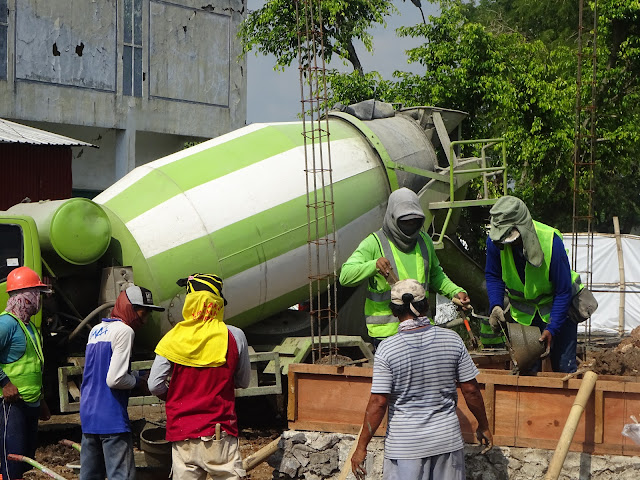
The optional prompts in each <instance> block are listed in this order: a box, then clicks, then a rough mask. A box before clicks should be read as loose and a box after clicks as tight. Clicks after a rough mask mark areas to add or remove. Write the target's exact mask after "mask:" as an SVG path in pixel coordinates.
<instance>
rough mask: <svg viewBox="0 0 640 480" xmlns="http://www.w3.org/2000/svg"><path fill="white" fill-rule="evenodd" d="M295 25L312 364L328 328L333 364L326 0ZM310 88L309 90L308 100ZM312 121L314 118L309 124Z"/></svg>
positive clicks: (303, 2)
mask: <svg viewBox="0 0 640 480" xmlns="http://www.w3.org/2000/svg"><path fill="white" fill-rule="evenodd" d="M296 22H297V37H298V69H299V74H300V75H299V76H300V98H301V108H302V111H301V116H302V125H303V128H302V130H303V131H302V135H303V139H304V154H305V172H306V199H307V253H308V269H309V313H310V321H311V341H312V345H313V348H312V361H313V362H316V361H317V360H319V359H320V358H322V356H323V343H324V342H323V333H322V332H323V331H324V329H325V328H326V330H327V334H328V341H327V347H328V348H327V351H328V354H329V361H330V363H334V362H335V355H336V353H337V306H336V296H337V285H336V279H337V275H336V271H337V268H336V263H337V258H336V249H335V246H336V225H335V215H334V199H333V198H334V197H333V173H332V166H331V148H330V134H329V121H328V116H327V95H326V90H327V82H326V65H325V60H324V39H323V19H322V0H296ZM305 86H306V87H308V93H307V95H306V96H305ZM307 117H310V119H309V121H308V120H307ZM323 120H324V125H323ZM307 123H309V124H310V125H309V126H308V125H307ZM312 224H313V225H312ZM323 295H324V297H323ZM325 297H326V298H325ZM316 334H317V335H316ZM316 336H317V339H316Z"/></svg>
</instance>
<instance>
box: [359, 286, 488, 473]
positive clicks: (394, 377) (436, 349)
mask: <svg viewBox="0 0 640 480" xmlns="http://www.w3.org/2000/svg"><path fill="white" fill-rule="evenodd" d="M425 295H426V293H425V290H424V287H423V286H422V284H421V283H420V282H418V281H416V280H413V279H407V280H401V281H399V282H397V283H395V284H394V285H393V287H392V288H391V304H390V309H391V310H392V312H393V314H394V315H395V316H396V317H397V318H398V320H399V321H400V325H399V327H398V334H397V335H395V336H393V337H390V338H387V339H386V340H384V341H383V342H381V343H380V346H379V347H378V349H377V350H376V355H375V360H374V364H373V381H372V384H371V396H370V397H369V402H368V404H367V410H366V412H365V417H364V422H363V425H362V430H361V433H360V437H359V440H358V444H357V446H356V449H355V451H354V453H353V456H352V458H351V469H352V471H353V473H354V475H355V476H356V478H358V479H361V478H364V477H365V475H366V470H365V468H364V460H365V458H366V456H367V445H368V444H369V441H370V440H371V438H372V437H373V435H374V433H375V431H376V430H377V428H378V426H379V425H380V423H381V422H382V419H383V418H384V415H385V413H386V412H387V407H389V420H388V423H387V433H386V437H385V441H384V464H383V469H384V477H383V478H384V479H385V480H392V479H393V480H395V479H421V480H440V479H447V480H464V478H465V471H464V470H465V469H464V441H463V439H462V432H461V430H460V422H459V420H458V416H457V415H456V406H457V401H458V394H457V389H456V386H459V387H460V391H461V392H462V395H463V396H464V399H465V402H466V404H467V407H468V408H469V410H470V411H471V413H472V414H473V415H474V417H475V418H476V420H477V421H478V428H477V430H476V437H477V438H478V440H479V441H480V443H482V444H484V445H485V446H486V447H485V450H484V452H486V451H488V450H489V449H490V448H491V447H492V446H493V437H492V435H491V431H490V430H489V422H488V421H487V414H486V411H485V407H484V401H483V399H482V393H481V391H480V387H479V385H478V382H477V380H476V376H477V375H478V373H479V372H478V369H477V368H476V367H475V365H474V364H473V361H472V360H471V356H470V355H469V352H468V351H467V349H466V347H465V345H464V342H463V341H462V339H461V338H460V336H459V335H458V334H456V333H455V332H453V331H451V330H448V329H446V328H441V327H437V326H435V325H431V323H430V321H429V318H427V316H426V314H427V311H428V307H429V305H428V301H427V298H426V297H425Z"/></svg>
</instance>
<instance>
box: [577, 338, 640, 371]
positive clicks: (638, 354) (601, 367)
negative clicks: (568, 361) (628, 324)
mask: <svg viewBox="0 0 640 480" xmlns="http://www.w3.org/2000/svg"><path fill="white" fill-rule="evenodd" d="M581 368H588V369H591V370H593V371H594V372H595V373H597V374H600V375H622V376H637V375H640V373H639V372H640V327H636V328H634V329H633V330H632V331H631V335H630V336H629V337H627V338H625V339H623V340H622V341H621V342H620V344H619V345H618V346H616V347H615V348H610V349H603V350H601V351H596V352H593V353H591V354H590V355H589V357H588V358H587V360H586V362H585V363H584V364H583V365H581Z"/></svg>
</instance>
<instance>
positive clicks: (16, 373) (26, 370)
mask: <svg viewBox="0 0 640 480" xmlns="http://www.w3.org/2000/svg"><path fill="white" fill-rule="evenodd" d="M0 315H10V316H11V317H13V319H14V320H15V321H16V322H18V325H19V326H20V328H21V329H22V332H23V333H24V336H25V343H26V348H25V351H24V354H23V355H22V357H20V358H19V359H18V360H16V361H15V362H11V363H6V364H0V366H1V367H2V370H3V371H4V373H5V374H6V375H7V377H9V380H10V381H11V383H13V384H14V385H15V387H16V388H17V389H18V392H19V393H20V396H21V397H22V399H23V400H24V401H25V402H27V403H33V402H37V401H38V400H39V399H40V395H41V393H42V366H43V365H44V354H43V353H42V345H41V343H40V335H39V334H38V330H37V329H36V328H35V326H32V329H33V336H32V335H31V334H30V333H29V330H27V327H26V325H25V324H24V323H22V321H21V320H20V319H19V318H17V317H16V316H15V315H13V314H12V313H9V312H2V313H1V314H0Z"/></svg>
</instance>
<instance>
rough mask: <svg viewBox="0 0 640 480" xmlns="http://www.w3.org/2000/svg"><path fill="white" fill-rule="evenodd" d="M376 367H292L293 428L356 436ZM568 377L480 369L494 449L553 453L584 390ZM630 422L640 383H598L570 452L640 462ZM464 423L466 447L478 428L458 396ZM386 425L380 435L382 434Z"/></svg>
mask: <svg viewBox="0 0 640 480" xmlns="http://www.w3.org/2000/svg"><path fill="white" fill-rule="evenodd" d="M372 374H373V369H372V368H370V367H336V366H331V365H306V364H297V365H291V366H290V368H289V405H288V418H289V428H291V429H296V430H317V431H325V432H338V433H357V432H358V430H359V428H360V425H361V424H362V420H363V418H364V411H365V408H366V405H367V401H368V399H369V393H370V388H371V376H372ZM564 376H565V375H564V374H559V373H541V374H538V375H537V376H535V377H526V376H514V375H510V374H509V372H506V371H500V370H485V369H482V370H480V375H479V376H478V377H477V380H478V382H479V383H480V386H481V388H482V391H483V392H482V394H483V397H484V402H485V406H486V409H487V416H488V418H489V423H490V427H491V431H492V432H493V435H494V441H495V444H496V445H500V446H514V447H533V448H546V449H554V448H555V447H556V444H557V442H558V439H559V438H560V434H561V433H562V429H563V427H564V424H565V421H566V419H567V417H568V415H569V411H570V410H571V406H572V405H573V401H574V398H575V395H576V393H577V391H578V388H580V384H581V380H580V379H571V380H568V381H562V378H563V377H564ZM631 415H636V416H637V415H640V378H638V377H618V376H600V377H599V378H598V381H597V382H596V386H595V389H594V392H593V393H592V395H591V398H590V400H589V403H588V404H587V406H586V409H585V412H584V415H583V416H582V418H581V420H580V423H579V424H578V428H577V430H576V433H575V436H574V441H573V443H572V444H571V450H573V451H582V452H587V453H594V454H597V455H602V454H607V455H640V446H638V445H636V444H635V443H633V441H632V440H631V439H629V438H627V437H624V436H622V434H621V432H622V428H623V426H624V424H625V423H630V422H631V420H630V418H629V417H630V416H631ZM458 417H459V419H460V426H461V428H462V432H463V435H464V438H465V441H467V442H474V432H475V428H476V421H475V418H474V417H473V415H472V414H471V413H470V412H469V410H468V409H467V406H466V404H465V402H464V397H463V396H462V394H461V393H460V392H458ZM385 425H386V422H384V423H383V425H382V426H381V427H380V428H379V429H378V431H377V432H376V434H378V435H383V434H384V430H385Z"/></svg>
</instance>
